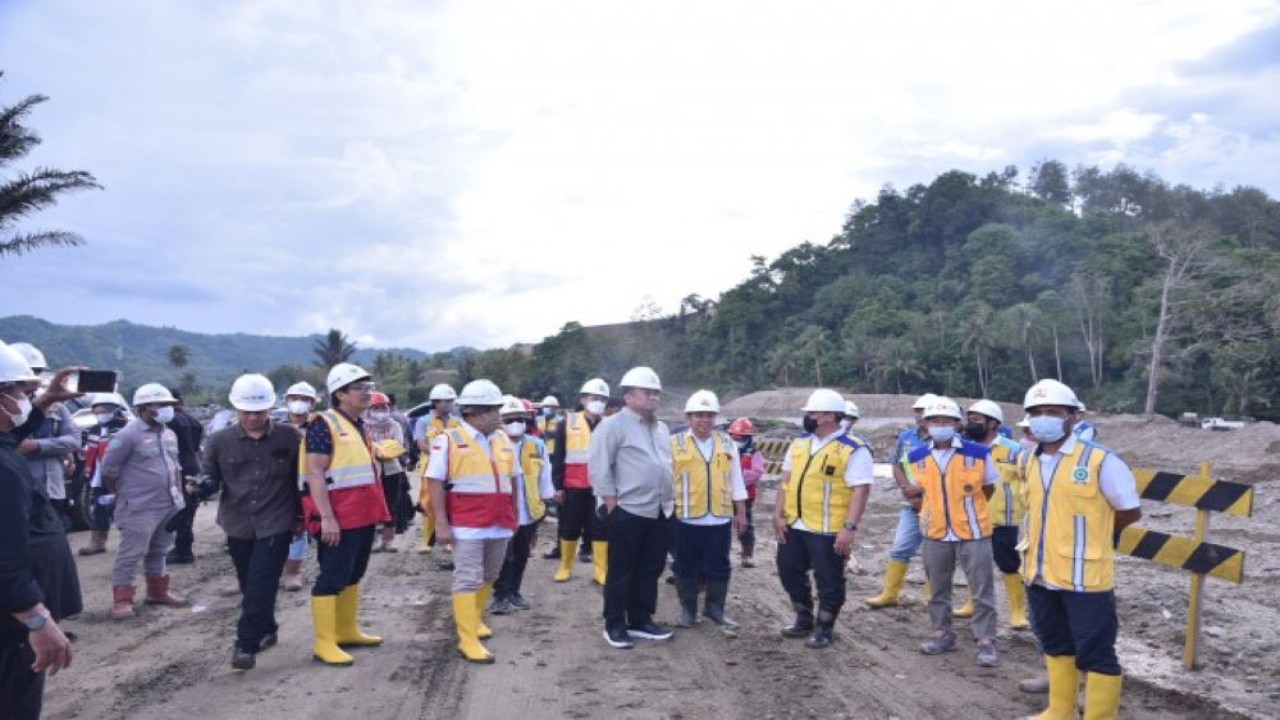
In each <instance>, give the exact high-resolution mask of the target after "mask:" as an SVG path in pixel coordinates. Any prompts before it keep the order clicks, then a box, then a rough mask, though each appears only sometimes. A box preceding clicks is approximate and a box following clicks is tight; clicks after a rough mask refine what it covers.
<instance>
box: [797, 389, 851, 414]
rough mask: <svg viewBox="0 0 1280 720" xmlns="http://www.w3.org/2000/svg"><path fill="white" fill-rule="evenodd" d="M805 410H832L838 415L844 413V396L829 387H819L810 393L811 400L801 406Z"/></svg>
mask: <svg viewBox="0 0 1280 720" xmlns="http://www.w3.org/2000/svg"><path fill="white" fill-rule="evenodd" d="M800 409H801V410H803V411H804V412H832V413H835V414H837V415H843V414H844V410H845V407H844V398H843V397H841V396H840V393H838V392H836V391H835V390H830V389H827V388H818V389H817V390H814V391H813V393H812V394H811V395H809V401H808V402H806V403H805V404H804V407H802V408H800Z"/></svg>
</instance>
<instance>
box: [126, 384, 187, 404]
mask: <svg viewBox="0 0 1280 720" xmlns="http://www.w3.org/2000/svg"><path fill="white" fill-rule="evenodd" d="M176 404H178V399H177V398H175V397H174V396H173V393H171V392H169V388H167V387H165V386H163V385H161V384H160V383H147V384H146V385H143V386H142V387H140V388H138V389H137V390H136V391H134V393H133V405H134V407H139V406H142V405H176Z"/></svg>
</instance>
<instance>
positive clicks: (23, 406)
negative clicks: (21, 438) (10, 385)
mask: <svg viewBox="0 0 1280 720" xmlns="http://www.w3.org/2000/svg"><path fill="white" fill-rule="evenodd" d="M6 397H8V398H9V400H10V401H12V402H13V403H14V404H15V405H17V406H18V412H16V413H11V412H9V410H8V409H7V408H6V409H5V410H4V414H5V415H8V416H9V419H10V420H12V421H13V426H14V427H20V426H22V425H23V424H24V423H26V422H27V418H29V417H31V398H29V397H27V395H26V393H23V394H21V395H18V396H17V397H14V396H12V395H8V396H6Z"/></svg>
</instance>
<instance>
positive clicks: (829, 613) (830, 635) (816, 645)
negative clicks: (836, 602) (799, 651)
mask: <svg viewBox="0 0 1280 720" xmlns="http://www.w3.org/2000/svg"><path fill="white" fill-rule="evenodd" d="M837 614H839V611H838V610H834V611H833V610H822V609H819V610H818V626H817V627H816V628H814V630H813V635H812V636H811V637H810V638H809V639H808V640H805V641H804V646H805V647H807V648H811V649H813V650H821V649H823V648H827V647H831V643H833V642H835V641H836V636H835V625H836V615H837Z"/></svg>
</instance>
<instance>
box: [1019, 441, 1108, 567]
mask: <svg viewBox="0 0 1280 720" xmlns="http://www.w3.org/2000/svg"><path fill="white" fill-rule="evenodd" d="M1108 454H1109V452H1108V451H1107V450H1106V449H1104V448H1102V447H1100V446H1098V445H1094V444H1092V443H1087V442H1083V441H1079V440H1077V441H1076V445H1075V447H1073V448H1072V450H1071V452H1070V453H1068V454H1066V455H1063V456H1061V457H1060V458H1059V459H1058V465H1057V467H1056V468H1054V473H1053V476H1052V477H1051V478H1049V487H1048V488H1046V487H1045V483H1044V477H1043V476H1042V474H1041V464H1040V457H1039V456H1038V455H1036V454H1035V453H1034V452H1027V453H1023V456H1022V459H1021V462H1020V463H1019V465H1018V467H1019V471H1020V474H1021V476H1022V478H1023V487H1022V492H1023V495H1024V498H1025V500H1026V504H1027V516H1026V520H1025V522H1024V526H1025V539H1024V541H1023V545H1022V547H1023V553H1022V555H1023V557H1022V564H1023V577H1024V578H1025V579H1026V581H1027V582H1034V581H1035V579H1036V577H1037V576H1040V577H1041V578H1043V580H1044V582H1046V583H1048V584H1049V585H1052V586H1054V587H1058V588H1063V589H1067V590H1073V591H1075V592H1086V591H1087V592H1100V591H1105V590H1110V589H1111V588H1112V587H1113V586H1114V584H1115V550H1114V549H1113V547H1112V542H1113V541H1112V535H1113V533H1114V531H1115V509H1114V508H1113V507H1112V506H1111V503H1110V502H1108V501H1107V498H1106V496H1105V495H1103V494H1102V486H1101V470H1102V463H1103V461H1105V460H1106V457H1107V455H1108Z"/></svg>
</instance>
